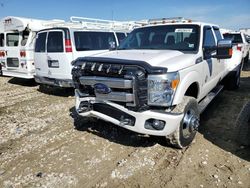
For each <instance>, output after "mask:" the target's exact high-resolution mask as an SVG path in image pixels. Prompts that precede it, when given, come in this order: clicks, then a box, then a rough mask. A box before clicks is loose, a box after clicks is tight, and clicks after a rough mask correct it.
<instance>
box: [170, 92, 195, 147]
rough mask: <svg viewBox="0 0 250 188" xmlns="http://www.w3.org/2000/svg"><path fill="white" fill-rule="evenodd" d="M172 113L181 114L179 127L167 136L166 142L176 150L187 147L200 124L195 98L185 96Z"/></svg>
mask: <svg viewBox="0 0 250 188" xmlns="http://www.w3.org/2000/svg"><path fill="white" fill-rule="evenodd" d="M173 113H183V118H182V120H181V122H180V125H179V127H178V128H177V129H176V130H175V132H174V133H172V134H171V135H169V136H167V137H166V138H167V140H168V141H169V142H170V144H171V145H173V146H174V147H176V148H180V149H182V148H184V147H187V146H189V145H190V144H191V143H192V141H193V139H194V137H195V135H196V132H197V130H198V126H199V124H200V113H199V110H198V103H197V101H196V99H195V98H193V97H188V96H185V97H184V99H183V102H182V103H181V104H179V105H177V106H176V107H175V109H174V110H173Z"/></svg>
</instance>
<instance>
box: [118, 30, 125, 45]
mask: <svg viewBox="0 0 250 188" xmlns="http://www.w3.org/2000/svg"><path fill="white" fill-rule="evenodd" d="M116 36H117V38H118V41H119V44H120V43H121V42H122V41H123V40H124V39H125V37H126V35H125V33H116Z"/></svg>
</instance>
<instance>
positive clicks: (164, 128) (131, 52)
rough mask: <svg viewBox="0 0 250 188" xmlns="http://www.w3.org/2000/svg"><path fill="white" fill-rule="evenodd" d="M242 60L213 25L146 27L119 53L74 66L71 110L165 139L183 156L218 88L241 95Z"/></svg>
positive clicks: (172, 23) (163, 23)
mask: <svg viewBox="0 0 250 188" xmlns="http://www.w3.org/2000/svg"><path fill="white" fill-rule="evenodd" d="M232 53H233V55H232ZM241 57H242V54H241V53H240V52H239V51H237V50H235V51H232V42H231V40H226V39H222V35H221V33H220V30H219V27H218V26H216V25H213V24H208V23H201V22H192V21H191V20H184V19H179V18H178V19H174V20H173V19H171V20H168V19H161V20H156V19H155V20H149V22H148V24H147V25H145V26H143V27H141V28H137V29H135V30H134V31H132V32H131V33H130V34H129V35H128V37H127V38H126V39H125V40H124V41H123V42H122V43H121V45H120V46H119V47H118V49H117V50H114V51H109V52H106V53H103V54H99V55H95V56H92V57H85V58H78V59H76V60H75V61H74V62H72V64H73V69H72V75H73V81H74V85H75V88H76V89H75V96H76V106H75V108H76V111H77V113H78V114H79V115H80V116H84V117H97V118H100V119H103V120H105V121H108V122H111V123H113V124H116V125H118V126H121V127H124V128H126V129H129V130H131V131H135V132H138V133H142V134H148V135H156V136H164V137H166V138H167V140H168V141H169V142H170V143H171V144H172V145H173V146H175V147H178V148H183V147H186V146H188V145H189V144H190V143H191V142H192V140H193V139H194V136H195V134H196V132H197V129H198V126H199V124H200V123H199V122H200V113H201V112H202V111H203V110H204V109H205V107H206V106H207V105H208V104H209V102H210V101H211V100H212V99H213V98H214V97H215V96H216V95H217V94H218V93H219V91H221V89H222V88H223V85H221V83H223V84H224V85H226V86H227V87H229V88H231V89H235V88H238V87H239V80H240V71H241V65H242V62H241Z"/></svg>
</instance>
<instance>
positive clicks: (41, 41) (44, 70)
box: [34, 31, 48, 76]
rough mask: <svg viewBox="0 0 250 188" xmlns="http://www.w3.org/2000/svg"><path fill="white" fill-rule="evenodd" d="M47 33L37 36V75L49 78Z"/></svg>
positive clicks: (40, 33)
mask: <svg viewBox="0 0 250 188" xmlns="http://www.w3.org/2000/svg"><path fill="white" fill-rule="evenodd" d="M47 35H48V32H47V31H43V32H39V33H38V34H37V36H36V44H35V55H34V58H35V61H34V62H35V68H36V74H37V75H39V76H47V74H48V64H47V61H48V60H47V52H46V41H47Z"/></svg>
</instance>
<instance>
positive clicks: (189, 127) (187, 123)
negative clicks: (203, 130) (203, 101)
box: [182, 109, 200, 138]
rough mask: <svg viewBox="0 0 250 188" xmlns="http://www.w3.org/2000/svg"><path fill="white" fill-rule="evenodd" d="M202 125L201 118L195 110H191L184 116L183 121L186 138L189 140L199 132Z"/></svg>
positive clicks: (183, 132)
mask: <svg viewBox="0 0 250 188" xmlns="http://www.w3.org/2000/svg"><path fill="white" fill-rule="evenodd" d="M199 125H200V121H199V117H198V115H197V114H196V113H195V111H194V110H193V109H189V110H187V111H186V113H185V114H184V118H183V121H182V134H183V137H184V138H189V137H190V136H191V135H192V134H193V133H195V132H196V131H197V130H198V127H199Z"/></svg>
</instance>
